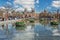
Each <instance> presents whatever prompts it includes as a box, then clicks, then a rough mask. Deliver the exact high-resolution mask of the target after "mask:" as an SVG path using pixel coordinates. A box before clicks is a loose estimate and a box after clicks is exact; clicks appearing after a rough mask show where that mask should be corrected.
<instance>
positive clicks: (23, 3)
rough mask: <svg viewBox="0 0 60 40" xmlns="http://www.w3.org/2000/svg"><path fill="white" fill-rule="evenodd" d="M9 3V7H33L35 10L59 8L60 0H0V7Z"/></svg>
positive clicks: (18, 8) (17, 8) (29, 8)
mask: <svg viewBox="0 0 60 40" xmlns="http://www.w3.org/2000/svg"><path fill="white" fill-rule="evenodd" d="M7 5H10V6H11V8H15V9H16V10H17V11H18V10H24V8H27V9H28V10H29V11H30V10H31V8H34V9H35V10H36V12H41V11H43V10H44V9H46V10H49V11H51V10H55V9H57V8H58V9H60V0H29V1H28V0H0V7H4V6H7Z"/></svg>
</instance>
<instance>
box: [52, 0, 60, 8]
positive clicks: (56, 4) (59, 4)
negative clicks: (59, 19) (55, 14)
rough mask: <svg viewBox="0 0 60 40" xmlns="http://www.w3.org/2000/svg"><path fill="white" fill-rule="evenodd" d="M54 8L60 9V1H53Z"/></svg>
mask: <svg viewBox="0 0 60 40" xmlns="http://www.w3.org/2000/svg"><path fill="white" fill-rule="evenodd" d="M52 6H53V7H56V8H59V7H60V1H53V2H52Z"/></svg>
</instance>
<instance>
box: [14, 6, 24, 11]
mask: <svg viewBox="0 0 60 40" xmlns="http://www.w3.org/2000/svg"><path fill="white" fill-rule="evenodd" d="M15 11H24V8H21V7H20V8H17V9H16V10H15Z"/></svg>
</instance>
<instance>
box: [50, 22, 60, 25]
mask: <svg viewBox="0 0 60 40" xmlns="http://www.w3.org/2000/svg"><path fill="white" fill-rule="evenodd" d="M50 24H51V25H58V24H59V23H58V22H50Z"/></svg>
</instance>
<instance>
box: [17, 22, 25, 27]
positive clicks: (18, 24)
mask: <svg viewBox="0 0 60 40" xmlns="http://www.w3.org/2000/svg"><path fill="white" fill-rule="evenodd" d="M24 26H25V23H24V22H16V27H24Z"/></svg>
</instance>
